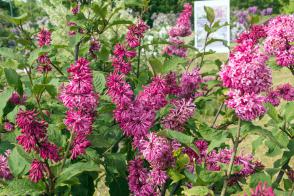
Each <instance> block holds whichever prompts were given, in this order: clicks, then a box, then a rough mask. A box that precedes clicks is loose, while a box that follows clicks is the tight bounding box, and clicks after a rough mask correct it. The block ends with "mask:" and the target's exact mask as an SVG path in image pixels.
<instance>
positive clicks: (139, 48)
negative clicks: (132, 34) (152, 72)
mask: <svg viewBox="0 0 294 196" xmlns="http://www.w3.org/2000/svg"><path fill="white" fill-rule="evenodd" d="M140 41H141V40H140ZM140 61H141V47H138V61H137V74H136V75H137V78H139V76H140Z"/></svg>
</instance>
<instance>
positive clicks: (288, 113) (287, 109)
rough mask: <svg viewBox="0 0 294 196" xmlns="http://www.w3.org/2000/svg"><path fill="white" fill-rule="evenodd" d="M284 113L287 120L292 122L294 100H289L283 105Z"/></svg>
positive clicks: (293, 117)
mask: <svg viewBox="0 0 294 196" xmlns="http://www.w3.org/2000/svg"><path fill="white" fill-rule="evenodd" d="M282 114H283V116H285V120H286V121H288V122H291V121H292V120H293V119H294V102H288V103H286V104H285V105H284V106H283V107H282Z"/></svg>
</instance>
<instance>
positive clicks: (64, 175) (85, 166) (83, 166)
mask: <svg viewBox="0 0 294 196" xmlns="http://www.w3.org/2000/svg"><path fill="white" fill-rule="evenodd" d="M86 171H88V172H98V171H99V166H98V165H97V164H95V163H94V162H92V161H90V162H78V163H74V164H72V165H70V166H69V167H67V168H65V169H64V170H63V171H62V172H61V173H60V175H59V176H58V178H57V180H56V186H62V185H64V184H66V182H67V181H69V180H70V179H71V178H73V177H75V176H77V175H79V174H81V173H83V172H86Z"/></svg>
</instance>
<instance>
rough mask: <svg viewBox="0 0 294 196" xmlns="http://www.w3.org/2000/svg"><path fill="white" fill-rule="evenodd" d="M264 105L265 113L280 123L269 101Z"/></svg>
mask: <svg viewBox="0 0 294 196" xmlns="http://www.w3.org/2000/svg"><path fill="white" fill-rule="evenodd" d="M265 106H266V109H267V114H268V115H269V116H270V117H271V118H272V119H273V120H274V122H275V123H280V122H281V120H280V119H279V116H278V113H277V111H276V108H275V107H274V106H273V105H272V104H270V103H266V104H265Z"/></svg>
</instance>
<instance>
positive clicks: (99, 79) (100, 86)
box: [93, 71, 106, 94]
mask: <svg viewBox="0 0 294 196" xmlns="http://www.w3.org/2000/svg"><path fill="white" fill-rule="evenodd" d="M93 83H94V87H95V90H96V92H97V93H100V94H101V93H102V92H103V90H104V88H105V84H106V80H105V76H104V74H103V73H102V72H100V71H93Z"/></svg>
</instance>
